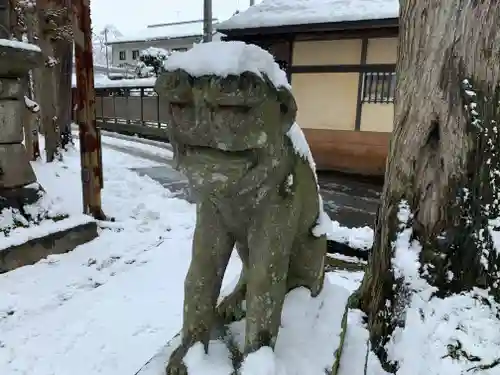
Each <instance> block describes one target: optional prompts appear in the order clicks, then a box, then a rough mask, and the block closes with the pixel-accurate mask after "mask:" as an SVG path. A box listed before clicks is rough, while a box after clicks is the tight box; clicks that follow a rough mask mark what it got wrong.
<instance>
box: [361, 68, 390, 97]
mask: <svg viewBox="0 0 500 375" xmlns="http://www.w3.org/2000/svg"><path fill="white" fill-rule="evenodd" d="M395 90H396V73H395V72H369V73H364V75H363V97H362V102H363V103H394V91H395Z"/></svg>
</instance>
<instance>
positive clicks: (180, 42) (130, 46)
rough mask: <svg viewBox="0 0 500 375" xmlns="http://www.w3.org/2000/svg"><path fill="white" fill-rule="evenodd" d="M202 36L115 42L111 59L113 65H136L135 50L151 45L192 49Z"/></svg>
mask: <svg viewBox="0 0 500 375" xmlns="http://www.w3.org/2000/svg"><path fill="white" fill-rule="evenodd" d="M199 40H200V37H190V38H182V39H165V40H151V41H140V42H126V43H116V44H113V48H112V54H111V61H112V65H115V66H123V65H127V64H128V65H130V66H135V65H136V64H137V60H138V59H134V58H133V51H138V52H140V51H142V50H144V49H146V48H149V47H157V48H163V49H167V50H175V49H184V48H185V49H190V48H191V47H192V46H193V44H194V43H196V42H198V41H199ZM120 52H125V59H124V60H122V59H120Z"/></svg>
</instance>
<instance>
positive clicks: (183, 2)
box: [90, 0, 261, 35]
mask: <svg viewBox="0 0 500 375" xmlns="http://www.w3.org/2000/svg"><path fill="white" fill-rule="evenodd" d="M260 1H261V0H256V3H260ZM212 2H213V15H214V17H217V18H219V20H223V19H227V18H229V17H231V15H232V14H233V13H234V12H235V11H236V10H237V9H239V10H244V9H246V8H248V6H249V3H250V0H212ZM90 4H91V5H90V6H91V11H92V24H93V28H94V32H99V31H101V30H102V29H103V27H104V26H105V25H106V24H111V25H115V26H116V28H117V29H118V30H120V32H121V33H122V34H124V35H127V34H131V33H133V32H134V31H137V30H140V29H142V28H143V27H145V26H146V25H149V24H155V23H166V22H173V21H187V20H193V19H202V18H203V0H91V2H90Z"/></svg>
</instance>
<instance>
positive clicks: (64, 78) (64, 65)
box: [58, 41, 73, 148]
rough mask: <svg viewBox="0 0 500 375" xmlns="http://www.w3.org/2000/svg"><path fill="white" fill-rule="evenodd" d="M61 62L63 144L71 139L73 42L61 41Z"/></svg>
mask: <svg viewBox="0 0 500 375" xmlns="http://www.w3.org/2000/svg"><path fill="white" fill-rule="evenodd" d="M58 49H59V52H58V56H59V57H60V64H59V90H58V94H59V106H58V107H59V115H58V117H59V123H60V124H61V146H62V147H63V148H64V147H65V146H66V145H68V144H69V143H71V142H72V139H71V102H72V100H71V75H72V68H73V43H72V42H69V41H61V42H60V43H59V45H58Z"/></svg>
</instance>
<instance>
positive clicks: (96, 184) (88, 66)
mask: <svg viewBox="0 0 500 375" xmlns="http://www.w3.org/2000/svg"><path fill="white" fill-rule="evenodd" d="M73 33H74V37H75V62H76V82H77V84H76V106H77V109H76V112H77V115H76V119H77V123H78V128H79V132H80V155H81V173H82V191H83V212H84V213H85V214H89V215H92V216H93V217H94V218H96V219H99V220H105V219H106V216H105V215H104V212H103V210H102V206H101V189H102V187H103V176H102V158H101V134H100V130H99V128H98V127H97V122H96V118H95V97H96V96H95V88H94V64H93V58H92V33H91V22H90V0H74V1H73Z"/></svg>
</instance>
